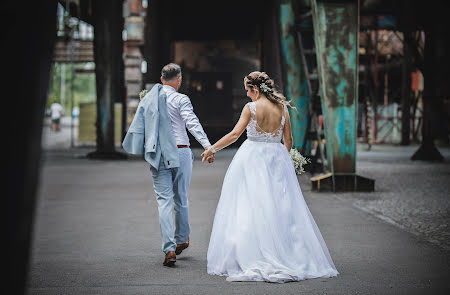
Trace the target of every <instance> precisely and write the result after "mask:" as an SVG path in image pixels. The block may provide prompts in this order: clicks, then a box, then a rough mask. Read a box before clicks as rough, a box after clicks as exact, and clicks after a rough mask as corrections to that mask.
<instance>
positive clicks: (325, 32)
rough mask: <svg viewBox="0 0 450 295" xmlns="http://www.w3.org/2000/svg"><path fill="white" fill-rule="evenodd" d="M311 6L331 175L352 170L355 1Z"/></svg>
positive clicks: (355, 90) (314, 1) (355, 92)
mask: <svg viewBox="0 0 450 295" xmlns="http://www.w3.org/2000/svg"><path fill="white" fill-rule="evenodd" d="M311 7H312V18H313V25H314V39H315V45H316V56H317V65H318V73H319V82H320V96H321V104H322V112H323V115H324V123H325V138H326V149H327V157H328V164H329V166H330V170H331V172H332V174H333V176H334V175H335V174H338V173H355V172H356V128H357V125H356V124H357V123H356V122H357V121H356V112H357V109H358V108H357V103H358V99H357V97H358V46H359V38H358V36H359V35H358V34H359V1H357V0H354V1H343V2H336V1H333V2H328V1H323V0H311Z"/></svg>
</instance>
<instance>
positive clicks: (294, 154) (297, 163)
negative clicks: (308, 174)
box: [289, 149, 311, 175]
mask: <svg viewBox="0 0 450 295" xmlns="http://www.w3.org/2000/svg"><path fill="white" fill-rule="evenodd" d="M289 154H290V155H291V159H292V162H294V167H295V173H297V174H298V175H300V174H302V173H304V172H305V169H304V168H303V165H306V164H308V163H311V159H309V158H305V157H304V156H302V154H300V153H299V151H298V150H296V149H291V151H290V152H289Z"/></svg>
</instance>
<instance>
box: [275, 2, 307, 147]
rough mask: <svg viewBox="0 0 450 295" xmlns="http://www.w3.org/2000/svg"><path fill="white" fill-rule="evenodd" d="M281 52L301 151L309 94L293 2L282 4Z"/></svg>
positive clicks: (295, 136)
mask: <svg viewBox="0 0 450 295" xmlns="http://www.w3.org/2000/svg"><path fill="white" fill-rule="evenodd" d="M280 25H281V30H280V31H281V36H280V37H281V51H282V55H283V61H284V65H285V74H286V78H285V79H286V81H285V85H284V86H285V94H286V98H287V99H288V100H290V101H291V104H292V105H293V106H295V107H296V109H289V115H290V117H291V126H292V136H293V147H294V148H298V149H301V148H302V145H303V141H304V137H305V136H306V128H307V123H308V104H309V100H310V97H309V93H308V87H307V81H306V77H305V73H304V70H303V64H302V60H301V57H300V54H299V51H300V47H299V45H298V40H297V39H296V38H297V36H296V33H295V18H294V10H293V7H292V1H291V0H282V1H281V4H280Z"/></svg>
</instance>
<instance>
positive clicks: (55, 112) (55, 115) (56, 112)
mask: <svg viewBox="0 0 450 295" xmlns="http://www.w3.org/2000/svg"><path fill="white" fill-rule="evenodd" d="M62 116H64V109H63V107H62V105H60V104H59V103H57V102H54V103H52V105H51V106H50V118H51V120H52V125H51V128H52V130H53V131H55V132H58V131H60V128H59V123H60V121H61V117H62Z"/></svg>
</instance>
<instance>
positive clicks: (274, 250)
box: [207, 102, 338, 283]
mask: <svg viewBox="0 0 450 295" xmlns="http://www.w3.org/2000/svg"><path fill="white" fill-rule="evenodd" d="M249 107H250V111H251V119H250V122H249V124H248V126H247V137H248V139H247V140H246V141H245V142H244V143H243V144H242V145H241V147H240V148H239V150H238V151H237V152H236V154H235V156H234V158H233V160H232V162H231V164H230V166H229V167H228V171H227V173H226V175H225V178H224V181H223V187H222V193H221V196H220V200H219V203H218V205H217V209H216V214H215V218H214V224H213V228H212V233H211V238H210V242H209V248H208V256H207V260H208V265H207V271H208V273H209V274H212V275H221V276H227V277H228V278H227V280H228V281H268V282H277V283H283V282H286V281H299V280H304V279H311V278H329V277H333V276H336V275H338V271H337V270H336V267H335V266H334V264H333V261H332V259H331V257H330V254H329V252H328V249H327V246H326V244H325V242H324V240H323V238H322V235H321V234H320V231H319V229H318V227H317V225H316V223H315V221H314V219H313V217H312V215H311V213H310V212H309V209H308V207H307V205H306V203H305V200H304V199H303V195H302V192H301V190H300V186H299V184H298V180H297V176H296V174H295V169H294V165H293V162H292V160H291V157H290V155H289V153H288V152H287V150H286V148H285V146H284V145H283V144H282V143H281V138H282V134H283V127H284V123H285V116H284V112H283V117H282V119H281V126H280V127H279V128H278V129H277V130H275V131H274V132H273V133H266V132H264V131H262V129H261V128H259V126H258V124H257V122H256V106H255V103H253V102H250V103H249Z"/></svg>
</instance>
